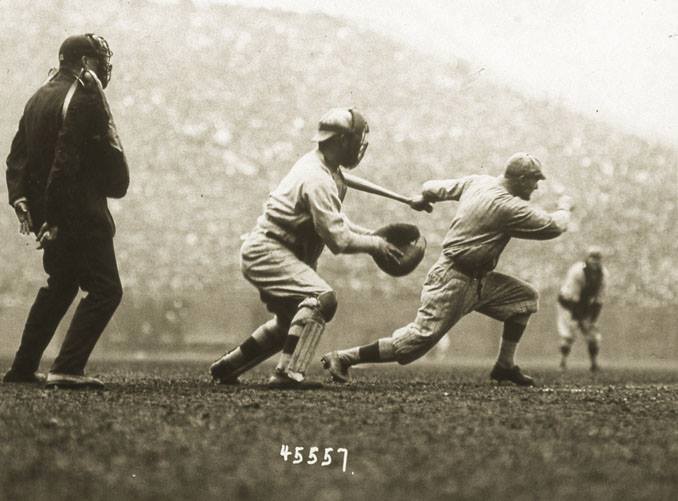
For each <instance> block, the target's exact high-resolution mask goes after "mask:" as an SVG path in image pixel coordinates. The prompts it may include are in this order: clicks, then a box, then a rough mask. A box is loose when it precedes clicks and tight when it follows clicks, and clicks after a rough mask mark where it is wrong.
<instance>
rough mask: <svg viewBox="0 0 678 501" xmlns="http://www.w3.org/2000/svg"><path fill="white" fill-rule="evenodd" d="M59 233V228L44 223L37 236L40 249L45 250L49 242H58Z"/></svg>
mask: <svg viewBox="0 0 678 501" xmlns="http://www.w3.org/2000/svg"><path fill="white" fill-rule="evenodd" d="M58 233H59V228H58V227H57V226H50V225H49V224H47V223H46V222H45V223H42V226H41V227H40V231H38V235H37V236H36V238H35V239H36V240H37V241H38V247H37V248H38V249H44V248H45V245H46V244H47V243H48V242H52V241H54V240H56V237H57V234H58Z"/></svg>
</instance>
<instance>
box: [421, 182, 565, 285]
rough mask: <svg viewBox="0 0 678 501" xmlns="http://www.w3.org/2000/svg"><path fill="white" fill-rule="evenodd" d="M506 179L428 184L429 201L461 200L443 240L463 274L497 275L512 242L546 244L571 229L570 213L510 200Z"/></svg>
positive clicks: (514, 198)
mask: <svg viewBox="0 0 678 501" xmlns="http://www.w3.org/2000/svg"><path fill="white" fill-rule="evenodd" d="M501 179H502V178H500V177H493V176H487V175H472V176H466V177H462V178H459V179H447V180H433V181H427V182H426V183H424V185H423V189H422V194H423V195H424V197H426V199H427V200H430V201H432V202H438V201H443V200H457V201H459V205H458V207H457V212H456V214H455V216H454V218H453V219H452V223H451V224H450V229H449V230H448V232H447V235H446V236H445V239H444V241H443V253H444V254H445V255H446V256H449V257H450V258H452V260H453V261H454V262H455V264H457V265H458V266H460V267H462V268H464V269H467V270H471V271H474V272H481V273H486V272H489V271H492V270H493V269H494V268H495V267H496V265H497V261H498V260H499V256H500V255H501V253H502V251H503V250H504V248H505V247H506V245H507V244H508V242H509V240H510V239H511V237H515V238H526V239H534V240H547V239H551V238H555V237H557V236H558V235H560V234H561V233H563V232H564V231H566V230H567V225H568V223H569V219H570V213H569V211H567V210H557V211H555V212H553V213H548V212H545V211H543V210H541V209H539V208H536V207H533V206H532V205H530V204H529V203H528V202H527V201H525V200H523V199H521V198H519V197H516V196H513V195H511V194H510V193H509V192H508V191H507V190H506V188H504V186H502V184H501Z"/></svg>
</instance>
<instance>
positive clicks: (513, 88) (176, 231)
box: [0, 0, 678, 364]
mask: <svg viewBox="0 0 678 501" xmlns="http://www.w3.org/2000/svg"><path fill="white" fill-rule="evenodd" d="M613 3H614V2H613ZM240 4H244V6H243V5H240V6H238V5H221V3H220V2H198V1H196V2H189V1H183V2H180V1H178V2H150V1H149V2H145V1H135V2H127V1H114V0H110V1H97V2H88V1H84V0H83V1H66V0H63V1H45V2H18V1H9V0H2V1H0V9H1V11H2V15H0V68H1V69H2V85H1V86H0V102H2V103H3V113H2V119H1V120H0V156H2V157H3V158H4V157H6V155H7V153H8V151H9V146H10V143H11V140H12V137H13V135H14V133H15V131H16V127H17V124H18V120H19V117H20V115H21V112H22V107H23V104H24V103H25V101H26V100H27V99H28V97H29V96H30V95H31V94H32V92H34V90H35V89H36V88H37V86H39V85H40V83H41V82H42V81H43V79H44V78H45V77H46V75H47V70H48V69H49V68H50V67H51V66H54V65H55V64H56V61H57V57H56V56H57V49H58V47H59V44H60V43H61V41H62V40H63V39H64V38H65V37H66V36H67V35H70V34H73V33H78V32H86V31H94V32H96V33H98V34H101V35H103V36H105V37H106V38H107V40H108V41H109V43H110V45H111V48H112V50H113V52H114V56H113V59H112V63H113V65H114V69H113V80H112V83H111V85H110V86H109V89H108V91H107V93H108V96H109V101H110V103H111V108H112V110H113V113H114V115H115V119H116V123H117V125H118V128H119V132H120V135H121V139H122V141H123V144H124V147H125V149H126V152H127V155H128V158H129V163H130V166H131V170H132V183H131V186H130V190H129V193H128V196H127V197H126V198H124V199H123V200H121V201H111V203H110V205H111V209H112V212H113V215H114V217H115V219H116V221H117V224H118V233H117V236H116V240H115V243H116V251H117V255H118V259H119V267H120V271H121V276H122V282H123V285H124V289H125V296H124V298H123V304H122V305H121V307H120V309H119V311H118V312H117V314H116V316H115V317H114V319H113V321H112V323H111V324H110V325H109V327H108V329H107V332H106V333H105V334H104V336H103V338H102V341H101V342H100V343H99V345H98V347H97V349H96V351H95V356H106V355H107V354H116V355H118V354H123V355H126V354H135V355H136V356H152V355H153V354H157V353H161V352H162V353H165V352H168V353H169V352H171V353H181V354H184V355H187V356H188V355H191V354H196V355H204V354H210V355H213V354H215V353H217V352H220V351H221V350H223V349H224V348H225V347H227V346H229V345H234V344H235V343H237V342H238V341H239V340H241V339H242V338H243V337H244V336H245V335H246V334H247V333H249V332H250V331H251V329H252V328H253V327H254V326H255V325H257V324H258V323H259V322H261V320H262V319H264V318H265V317H266V312H265V310H264V308H263V307H262V306H261V305H260V303H259V300H258V295H257V293H256V291H255V290H254V288H253V287H251V286H250V285H249V284H247V283H246V282H245V281H244V279H243V278H242V277H241V275H240V271H239V263H238V250H239V246H240V242H241V235H242V234H244V233H246V232H247V231H249V230H250V229H251V228H252V227H253V225H254V223H255V220H256V217H257V216H258V215H259V213H260V210H261V205H262V203H263V201H264V200H265V197H266V195H267V193H268V191H269V190H270V189H272V188H273V187H274V186H275V184H276V183H277V182H278V181H279V180H280V179H281V177H282V176H283V175H284V174H285V173H286V171H287V170H288V169H289V168H290V167H291V165H292V164H293V163H294V161H295V160H296V159H297V158H298V157H299V156H300V155H302V154H303V153H304V152H305V151H307V150H308V149H310V148H311V147H312V146H313V145H312V143H311V142H310V140H309V138H310V137H311V136H312V134H313V131H314V128H315V126H316V123H317V119H318V118H319V117H320V115H321V114H322V113H323V112H324V111H325V110H326V109H327V108H329V107H332V106H338V105H339V106H348V105H351V106H356V107H357V108H359V109H360V110H361V111H363V112H364V114H365V115H366V117H367V118H368V120H369V123H370V128H371V134H370V146H369V148H368V152H367V155H366V158H365V160H364V161H363V163H362V164H361V165H360V167H359V168H358V169H357V170H356V173H357V174H358V175H361V176H364V177H366V178H368V179H370V180H373V181H375V182H378V183H380V184H383V185H384V186H387V187H390V188H392V189H395V190H397V191H401V192H404V193H411V192H416V191H417V190H418V189H419V186H420V184H421V182H422V181H424V180H426V179H431V178H445V177H455V176H461V175H466V174H471V173H490V174H499V173H500V172H501V166H502V163H503V162H504V160H505V159H506V158H507V157H508V156H509V155H510V154H511V153H513V152H515V151H519V150H526V151H530V152H532V153H533V154H535V155H537V156H538V157H539V158H540V159H541V160H542V161H543V163H544V165H545V170H546V174H547V177H548V179H547V181H545V182H542V183H541V186H540V189H539V191H538V192H537V193H536V196H535V197H534V200H535V202H536V203H538V204H540V205H542V206H543V207H545V208H547V209H549V208H553V207H554V203H555V200H556V199H557V196H558V195H559V194H560V193H563V192H565V193H569V194H571V195H572V196H573V197H574V199H575V203H576V211H575V213H574V223H573V228H572V229H571V231H570V232H568V233H567V234H566V235H564V236H563V237H562V238H559V239H557V240H554V241H548V242H525V241H513V242H512V243H511V244H510V245H509V247H508V249H507V251H506V252H505V253H504V255H503V256H502V259H501V261H500V264H499V268H498V269H499V270H501V271H506V272H508V273H510V274H514V275H516V276H518V277H520V278H523V279H525V280H528V281H530V282H531V283H533V284H534V285H535V286H536V287H537V288H538V289H539V290H540V291H541V293H542V298H541V308H542V309H541V311H540V313H539V314H537V315H535V317H534V319H533V321H532V322H531V324H530V326H529V328H528V333H527V335H526V337H525V342H524V343H523V344H522V345H521V356H524V357H527V358H530V357H531V358H534V359H537V358H544V357H547V358H548V357H552V356H555V354H556V351H557V346H556V345H557V336H556V333H555V318H554V317H555V306H554V297H555V291H556V289H557V287H558V286H559V282H560V280H561V279H562V277H563V276H564V273H565V271H566V269H567V267H568V266H569V265H570V264H571V263H572V262H573V260H575V259H579V258H580V257H581V256H582V252H583V251H584V249H585V248H586V246H587V245H589V244H600V245H602V247H603V249H604V251H605V254H606V265H607V267H608V268H609V270H610V275H611V282H610V287H609V297H608V302H607V304H606V306H605V308H604V311H603V314H602V319H601V327H602V330H603V334H604V336H605V341H604V349H603V357H604V358H605V359H607V360H609V361H610V362H612V361H624V360H626V361H633V362H634V363H638V364H643V363H648V364H653V363H674V362H675V360H676V359H678V333H677V332H676V329H675V325H676V322H677V321H678V316H677V315H678V314H677V313H676V304H677V303H678V269H677V268H676V260H675V257H674V255H675V247H676V244H675V242H676V241H677V240H678V229H677V225H676V220H677V219H678V206H677V202H676V200H677V196H676V195H677V192H678V152H677V151H676V142H675V137H676V129H675V126H676V124H675V119H676V118H678V117H677V116H676V115H675V114H674V113H671V110H673V111H675V110H676V101H678V100H677V99H676V97H675V92H674V93H673V94H670V93H667V92H666V91H665V89H666V88H667V86H668V85H670V84H669V83H667V82H666V80H667V79H669V78H670V77H671V75H673V76H675V73H676V61H678V58H677V57H673V58H671V57H670V55H673V56H675V55H676V53H677V52H678V49H677V47H678V33H673V32H672V31H671V30H670V23H668V24H667V23H666V22H665V20H666V19H669V18H670V16H668V14H669V13H670V12H671V11H672V10H673V11H675V7H672V6H671V3H670V2H669V3H668V4H667V3H661V2H659V3H657V2H637V3H633V2H631V3H629V2H621V4H622V5H623V7H619V9H607V11H606V10H605V9H603V8H601V7H589V8H586V9H584V10H582V6H581V5H579V4H578V3H573V5H572V8H570V9H565V8H563V7H562V6H561V7H558V5H557V3H551V2H547V3H545V4H544V7H543V8H542V10H543V12H541V14H540V15H541V17H540V16H539V15H538V14H539V12H535V11H539V9H535V8H534V7H532V8H531V7H530V6H531V4H530V3H529V2H519V3H517V4H516V7H515V11H514V13H513V15H508V13H507V12H503V11H502V7H501V6H502V5H503V4H502V3H493V2H484V3H478V4H476V3H474V4H475V7H473V6H472V4H470V3H464V2H452V3H449V4H447V3H445V2H435V1H431V2H423V3H420V2H416V4H417V5H418V7H415V6H413V5H412V4H409V3H402V5H400V8H398V4H397V3H392V2H379V1H377V2H363V3H359V2H345V3H342V2H335V3H333V4H332V5H329V4H328V5H324V4H322V3H314V2H304V1H296V2H295V1H290V2H282V1H281V2H273V3H270V2H269V3H267V2H263V1H262V2H257V1H249V2H247V1H243V2H240ZM645 4H651V5H645ZM259 5H265V6H267V7H268V8H257V6H259ZM252 6H254V7H252ZM667 6H668V9H669V12H662V10H661V9H662V8H665V7H667ZM280 8H287V9H291V10H289V11H288V10H281V9H280ZM624 9H626V10H624ZM321 10H324V11H325V12H326V13H323V12H319V11H321ZM674 13H675V12H674ZM629 16H635V18H637V23H636V22H631V21H629ZM559 19H560V20H562V21H563V23H562V24H558V20H559ZM667 26H668V27H667ZM427 27H428V32H427V29H426V28H427ZM603 27H605V29H604V30H603ZM629 27H632V28H633V27H635V28H634V29H630V28H629ZM483 30H484V31H483ZM674 31H677V32H678V28H675V29H674ZM596 33H597V35H596ZM643 37H644V38H643ZM568 44H570V45H571V47H570V48H571V50H570V51H568ZM587 46H588V47H590V50H589V51H586V50H585V49H586V47H587ZM624 51H627V52H624ZM625 54H626V55H627V57H625ZM646 57H648V58H650V59H651V58H653V57H654V59H651V60H648V59H646ZM511 58H513V60H511ZM618 61H626V62H627V63H628V66H627V67H626V68H623V69H622V68H621V67H620V64H619V63H618ZM652 61H654V63H652ZM568 65H569V71H567V69H568ZM590 68H596V69H595V70H594V69H590ZM563 70H566V71H564V72H563ZM559 72H560V73H559ZM587 72H588V73H587ZM615 72H618V73H615ZM653 72H654V73H653ZM563 75H567V76H563ZM648 76H649V78H647V77H648ZM615 81H616V82H618V85H615ZM558 82H560V83H559V84H558V85H555V84H556V83H558ZM645 82H654V83H653V84H649V83H647V84H646V83H645ZM672 82H673V84H674V85H675V79H673V80H672ZM568 88H569V89H570V90H568ZM643 89H645V91H643ZM596 99H598V101H599V102H600V104H601V106H600V110H598V109H597V107H596V102H597V101H596ZM643 102H645V104H644V105H643ZM656 102H660V105H658V106H657V105H656ZM634 110H637V111H634ZM598 111H600V113H598ZM660 111H661V112H660ZM662 113H668V115H662ZM634 117H637V120H634ZM662 117H663V119H662ZM671 118H673V119H674V123H671ZM0 184H2V188H0V199H1V198H5V197H6V187H5V186H4V183H0ZM345 210H346V212H347V213H348V214H349V216H350V217H351V218H352V219H353V220H355V221H356V222H357V223H359V224H362V225H364V226H368V227H373V228H376V227H378V226H381V225H383V224H386V223H388V222H392V221H408V222H413V223H415V224H417V225H419V226H420V228H421V229H422V231H423V233H424V235H425V236H426V238H427V239H428V242H429V248H428V251H427V255H426V258H425V260H424V262H423V263H422V265H421V266H420V267H419V268H418V269H417V270H416V271H415V272H414V273H412V274H411V275H410V276H408V277H405V278H399V279H394V278H391V277H388V276H387V275H385V274H383V273H382V272H380V271H379V270H378V269H377V268H376V266H375V265H374V263H373V262H372V261H371V259H370V258H369V257H367V256H359V257H351V258H350V259H349V258H344V257H340V256H339V257H337V256H332V255H331V254H330V253H329V252H326V255H325V256H324V257H323V258H322V260H321V264H320V268H321V272H322V273H323V275H324V276H326V277H327V279H328V281H329V282H330V283H331V284H332V285H333V286H334V287H336V289H337V292H338V297H339V313H338V315H337V318H336V320H335V321H334V322H333V323H332V324H331V326H330V327H329V330H328V335H327V336H326V337H325V339H324V340H323V343H324V344H325V345H326V346H338V345H346V344H351V343H355V342H363V341H366V340H368V339H372V338H374V337H375V336H379V335H386V334H388V333H390V332H391V330H392V329H394V328H396V327H398V326H400V325H402V324H403V323H405V322H407V321H409V320H410V319H411V318H412V317H413V314H414V312H415V309H416V306H417V302H418V294H419V287H420V285H421V283H422V281H423V277H424V275H425V273H426V271H427V268H428V267H429V266H430V265H431V264H432V262H433V261H434V260H435V259H436V257H437V255H438V254H439V252H440V244H441V241H442V238H443V236H444V234H445V232H446V229H447V226H448V224H449V222H450V220H451V218H452V216H453V215H454V211H455V204H454V203H450V204H440V205H438V206H437V207H436V210H435V211H434V213H433V214H432V215H426V214H420V213H414V212H412V211H410V210H409V209H407V208H406V207H404V206H402V205H399V204H397V203H395V202H392V201H386V200H384V199H380V198H376V197H372V196H369V195H366V194H362V193H349V195H348V196H347V200H346V203H345ZM16 226H17V224H16V220H15V216H14V213H13V211H12V210H11V208H10V207H9V206H6V208H5V209H4V210H2V211H0V234H1V235H2V242H3V243H2V247H0V322H2V336H1V337H0V353H4V354H11V353H12V352H13V351H14V350H15V349H16V346H17V343H18V339H19V335H20V330H21V326H22V323H23V321H24V319H25V315H26V313H27V311H28V308H29V306H30V304H31V302H32V300H33V297H34V294H35V291H36V289H37V287H39V286H40V284H41V283H42V282H43V281H44V275H43V273H42V268H41V265H40V253H39V252H38V251H36V250H34V243H33V242H32V241H31V240H30V239H26V238H23V237H20V236H19V235H18V234H17V231H16ZM497 333H498V327H497V326H496V325H494V324H493V323H492V322H491V321H489V320H486V319H483V318H482V317H481V316H479V315H472V316H470V317H468V318H467V319H465V320H464V321H463V322H462V323H461V324H460V326H459V327H458V328H456V329H454V330H453V331H452V333H451V334H450V335H449V338H450V346H449V347H448V348H447V350H439V351H438V352H436V353H434V354H433V355H434V356H436V357H438V358H441V359H443V360H445V359H447V358H449V357H451V358H454V357H463V358H483V357H489V356H492V355H493V354H494V352H495V350H496V346H497ZM53 344H54V343H53ZM575 348H576V350H575V351H576V353H575V357H580V359H583V358H585V354H584V352H585V350H584V348H583V346H580V345H577V346H576V347H575ZM50 349H52V348H50ZM48 353H52V352H48Z"/></svg>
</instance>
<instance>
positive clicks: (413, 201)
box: [408, 195, 433, 214]
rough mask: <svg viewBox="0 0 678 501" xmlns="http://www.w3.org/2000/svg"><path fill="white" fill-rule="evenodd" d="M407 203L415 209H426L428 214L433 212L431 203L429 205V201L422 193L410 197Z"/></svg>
mask: <svg viewBox="0 0 678 501" xmlns="http://www.w3.org/2000/svg"><path fill="white" fill-rule="evenodd" d="M408 205H409V206H410V207H412V208H413V209H414V210H416V211H426V212H428V213H429V214H430V213H431V212H433V205H431V202H429V201H427V200H426V199H424V197H423V195H418V196H414V197H412V198H410V201H409V202H408Z"/></svg>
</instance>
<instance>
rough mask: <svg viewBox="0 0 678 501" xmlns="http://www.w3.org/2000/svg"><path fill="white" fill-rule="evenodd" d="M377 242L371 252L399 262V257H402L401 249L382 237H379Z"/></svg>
mask: <svg viewBox="0 0 678 501" xmlns="http://www.w3.org/2000/svg"><path fill="white" fill-rule="evenodd" d="M378 242H379V243H378V244H377V247H376V248H375V249H374V251H373V252H372V254H373V255H378V256H381V257H382V258H384V259H390V260H391V261H394V262H396V263H398V264H399V263H400V258H401V257H403V251H401V250H400V249H399V248H398V247H396V246H395V245H393V244H392V243H390V242H388V241H387V240H386V239H384V238H381V237H380V238H379V240H378Z"/></svg>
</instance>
